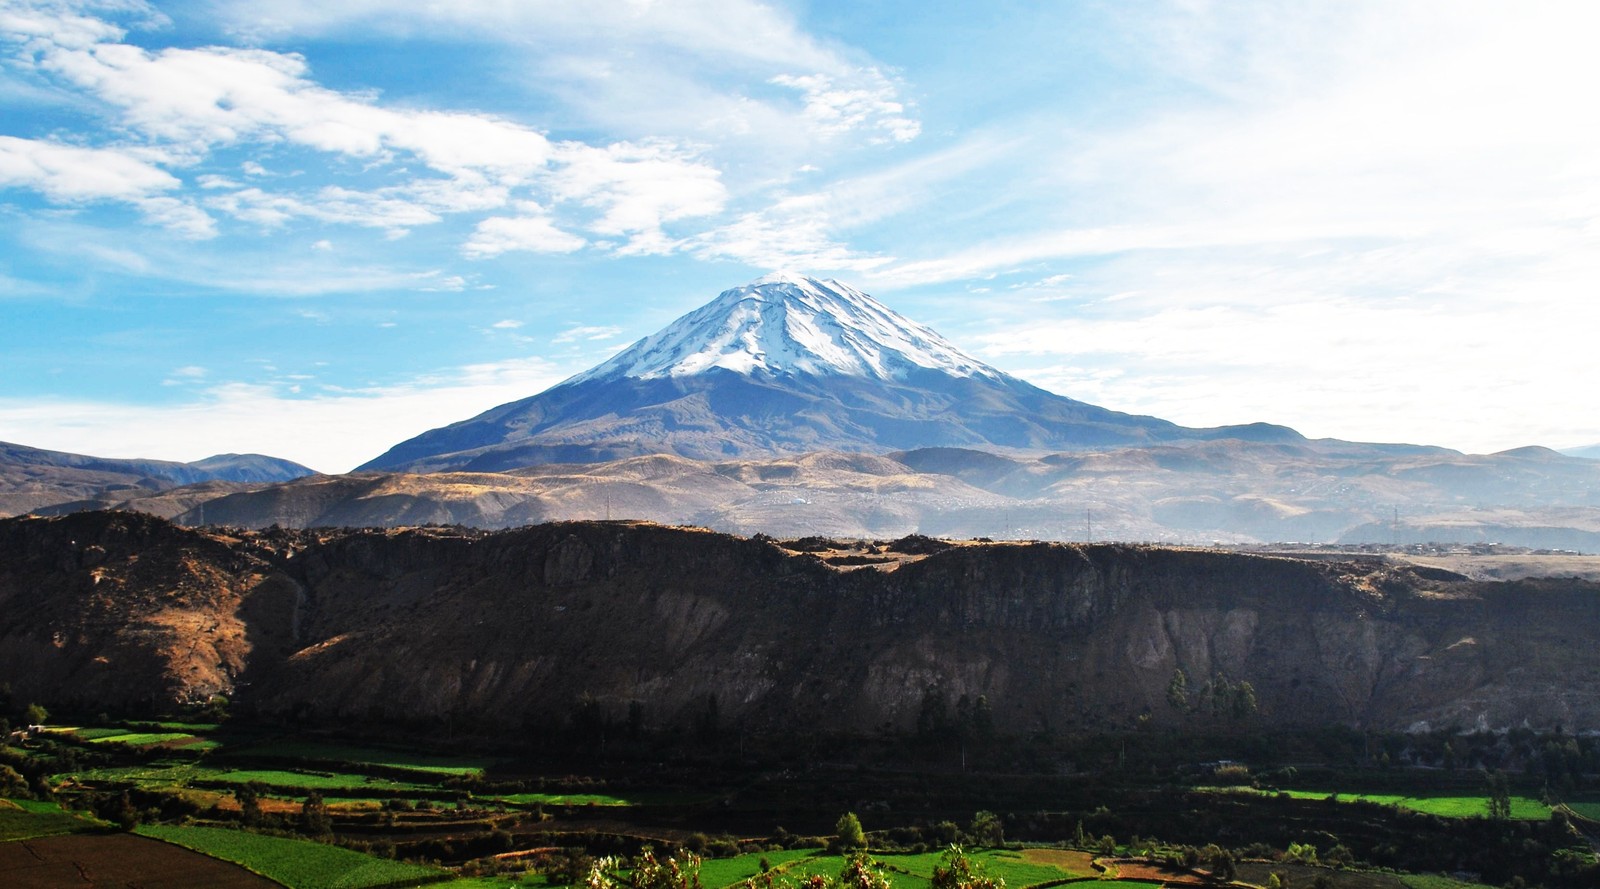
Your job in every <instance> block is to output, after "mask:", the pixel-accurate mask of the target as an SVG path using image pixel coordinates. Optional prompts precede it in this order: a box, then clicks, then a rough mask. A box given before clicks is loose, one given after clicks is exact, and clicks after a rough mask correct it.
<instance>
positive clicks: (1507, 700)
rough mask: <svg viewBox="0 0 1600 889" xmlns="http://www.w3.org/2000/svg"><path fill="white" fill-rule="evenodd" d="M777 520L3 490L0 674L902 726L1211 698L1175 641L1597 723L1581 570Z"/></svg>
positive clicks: (1446, 703)
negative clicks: (880, 531)
mask: <svg viewBox="0 0 1600 889" xmlns="http://www.w3.org/2000/svg"><path fill="white" fill-rule="evenodd" d="M802 548H804V549H817V548H818V545H816V544H815V543H813V544H812V545H807V546H802V545H801V544H799V543H790V544H787V545H785V544H783V543H781V542H775V541H770V540H766V539H742V538H736V537H730V536H726V535H721V534H716V533H712V532H708V531H703V530H694V529H682V528H667V527H661V526H655V525H648V524H637V523H620V522H617V523H607V522H592V523H560V524H549V525H540V526H532V527H527V528H522V529H517V530H512V531H505V532H499V533H493V534H489V533H482V532H469V531H457V530H443V529H413V530H402V531H328V532H292V533H291V532H282V531H274V532H265V533H244V532H236V533H233V534H231V535H223V534H217V533H209V532H201V531H191V530H186V529H182V528H179V527H177V526H174V525H170V524H168V523H166V522H164V521H162V520H159V519H154V518H151V517H147V516H140V515H134V514H125V513H84V514H78V515H73V516H67V517H63V518H59V519H12V520H6V521H3V522H0V681H9V682H11V683H12V685H13V686H14V688H15V690H16V693H17V694H18V695H19V696H22V697H27V698H31V699H38V700H43V701H45V702H46V703H47V704H48V703H51V702H55V703H57V704H66V703H78V704H82V705H89V706H97V707H107V708H129V707H133V708H136V707H140V706H151V705H160V704H163V703H165V702H170V701H175V700H183V699H195V698H204V697H205V696H207V695H209V694H212V693H214V692H223V693H229V694H231V695H233V696H234V697H235V699H236V701H237V702H238V703H239V704H241V705H244V706H253V707H256V708H259V709H261V710H263V711H267V712H295V713H298V714H300V715H302V716H309V717H312V718H329V719H332V718H342V719H348V718H359V719H374V720H397V721H429V720H445V719H449V720H454V721H457V722H461V721H470V722H475V723H482V724H486V725H500V726H504V727H515V726H523V725H534V724H537V725H549V724H551V721H552V720H556V721H560V720H564V719H566V718H567V717H568V716H569V715H570V714H571V713H572V712H573V710H574V707H575V706H576V705H577V703H578V702H579V701H580V700H583V701H587V702H590V703H591V704H592V705H593V706H597V707H598V708H599V709H600V711H601V712H602V713H603V714H605V715H608V716H609V717H611V718H614V719H617V720H619V721H620V720H621V719H623V718H624V716H625V714H626V713H627V712H628V710H629V709H630V707H633V706H634V705H635V702H637V708H638V709H639V711H640V712H641V713H642V715H643V718H644V722H645V724H646V725H647V726H656V727H665V726H670V725H685V724H689V723H692V722H693V721H694V720H695V719H696V718H697V717H698V716H699V715H700V714H702V713H703V712H705V710H706V709H707V708H708V706H709V703H710V701H711V699H712V698H713V697H714V698H715V700H716V706H717V709H718V712H719V715H720V718H721V720H722V721H723V723H724V724H725V725H733V724H742V725H744V726H746V727H748V728H750V729H751V730H757V731H759V730H786V731H794V730H801V731H804V730H812V729H814V728H815V727H817V726H823V727H827V728H830V729H839V730H852V731H870V730H874V729H877V728H880V727H882V726H884V725H889V726H891V727H896V728H901V729H909V728H911V727H912V726H913V725H914V724H915V722H916V719H917V715H918V712H919V709H920V708H921V706H922V703H923V701H924V699H925V697H927V696H928V695H930V693H931V694H933V695H938V696H944V697H945V698H946V700H948V701H950V702H954V701H955V700H957V699H958V698H959V697H960V696H962V695H967V696H969V697H970V698H974V699H975V698H976V697H977V696H978V695H985V696H987V698H988V700H989V702H990V703H991V705H992V707H993V712H994V719H995V723H996V725H997V727H998V728H1000V729H1001V730H1005V731H1018V732H1021V731H1032V730H1036V729H1039V728H1049V729H1052V730H1058V731H1059V730H1066V729H1073V728H1110V727H1118V726H1128V725H1131V724H1133V722H1134V721H1135V720H1137V719H1139V718H1140V717H1141V716H1147V717H1148V718H1149V719H1151V720H1153V721H1155V722H1157V723H1174V722H1180V721H1191V722H1193V721H1195V720H1205V719H1209V718H1211V717H1209V716H1201V715H1195V714H1188V715H1184V714H1180V713H1179V712H1178V711H1177V710H1175V709H1174V708H1173V707H1172V706H1171V705H1170V704H1169V703H1168V701H1167V686H1168V684H1169V682H1170V681H1171V679H1172V677H1173V675H1174V673H1175V671H1177V670H1179V669H1181V670H1183V671H1184V673H1185V674H1186V675H1187V676H1188V677H1189V678H1190V687H1191V689H1192V690H1197V689H1198V688H1199V687H1200V686H1201V685H1202V683H1203V682H1204V681H1205V680H1206V679H1208V678H1213V677H1216V676H1219V675H1220V676H1224V677H1226V678H1227V679H1228V680H1230V681H1232V682H1235V683H1237V682H1241V681H1248V682H1249V683H1251V685H1252V686H1253V687H1254V689H1255V691H1256V695H1257V698H1258V701H1259V705H1260V711H1259V713H1258V714H1257V715H1256V716H1254V717H1250V718H1251V719H1255V720H1270V721H1271V722H1273V723H1275V724H1312V723H1321V722H1328V721H1335V722H1341V723H1348V724H1354V725H1361V726H1373V727H1382V728H1402V729H1403V728H1407V727H1410V726H1412V725H1413V724H1415V723H1418V722H1422V721H1426V722H1429V723H1431V724H1433V725H1446V724H1458V725H1461V726H1463V727H1471V726H1475V725H1487V726H1490V727H1498V726H1507V725H1520V724H1523V723H1524V722H1527V723H1529V724H1532V725H1535V726H1553V725H1555V724H1557V723H1559V724H1561V725H1562V726H1564V727H1565V728H1567V729H1569V730H1571V729H1579V730H1582V729H1600V695H1597V694H1596V692H1597V691H1600V670H1597V669H1596V668H1597V667H1600V654H1597V653H1596V652H1595V650H1594V649H1593V647H1592V646H1591V645H1590V644H1589V642H1590V640H1592V639H1593V638H1594V637H1595V634H1596V630H1600V586H1596V585H1593V584H1585V583H1582V582H1579V581H1543V582H1523V583H1518V584H1475V583H1467V582H1464V581H1460V580H1455V579H1451V577H1450V576H1449V575H1445V574H1442V573H1437V572H1434V573H1430V575H1429V576H1428V577H1425V576H1422V575H1420V574H1417V573H1413V572H1410V571H1403V570H1394V569H1389V568H1375V567H1372V566H1370V565H1367V566H1361V565H1356V564H1352V563H1334V564H1330V563H1321V562H1308V561H1298V560H1293V559H1284V558H1271V557H1259V556H1244V555H1228V554H1221V553H1215V552H1204V551H1192V550H1173V549H1156V548H1146V547H1131V546H1120V545H1103V546H1082V545H1071V544H976V543H974V544H957V545H942V544H937V543H933V542H930V541H926V540H913V541H908V542H906V543H902V544H897V545H892V546H890V547H887V548H885V550H884V551H882V552H878V553H873V552H870V551H865V550H860V551H852V552H851V553H850V554H842V553H840V552H837V551H829V550H824V551H823V552H822V553H821V554H820V555H819V554H817V553H811V552H800V551H798V550H799V549H802ZM902 550H905V551H909V552H902ZM830 562H832V563H833V564H830ZM863 563H864V564H863ZM1430 577H1431V578H1432V579H1430ZM1244 724H1249V720H1248V719H1247V720H1246V722H1245V723H1244Z"/></svg>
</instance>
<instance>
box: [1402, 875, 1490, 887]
mask: <svg viewBox="0 0 1600 889" xmlns="http://www.w3.org/2000/svg"><path fill="white" fill-rule="evenodd" d="M1399 876H1400V882H1402V883H1405V884H1406V889H1489V887H1487V886H1485V885H1483V884H1482V883H1463V882H1461V881H1460V880H1455V879H1451V878H1450V877H1442V876H1439V875H1438V874H1400V875H1399Z"/></svg>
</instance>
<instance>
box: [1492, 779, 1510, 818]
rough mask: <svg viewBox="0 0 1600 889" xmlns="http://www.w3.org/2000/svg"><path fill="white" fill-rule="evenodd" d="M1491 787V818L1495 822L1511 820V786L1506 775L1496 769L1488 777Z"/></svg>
mask: <svg viewBox="0 0 1600 889" xmlns="http://www.w3.org/2000/svg"><path fill="white" fill-rule="evenodd" d="M1487 782H1488V785H1489V800H1488V802H1489V817H1490V818H1491V819H1492V820H1495V821H1506V820H1508V819H1510V818H1511V785H1510V782H1509V781H1507V780H1506V773H1505V772H1502V771H1500V770H1499V769H1495V770H1494V771H1492V772H1490V773H1489V774H1488V776H1487Z"/></svg>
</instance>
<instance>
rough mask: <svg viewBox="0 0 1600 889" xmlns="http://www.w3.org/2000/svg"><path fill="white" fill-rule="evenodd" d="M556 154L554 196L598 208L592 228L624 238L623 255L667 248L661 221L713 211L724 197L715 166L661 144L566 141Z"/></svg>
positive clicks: (668, 244) (664, 251)
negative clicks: (558, 165) (557, 169)
mask: <svg viewBox="0 0 1600 889" xmlns="http://www.w3.org/2000/svg"><path fill="white" fill-rule="evenodd" d="M559 157H560V160H561V163H562V171H561V173H560V175H559V177H558V178H557V179H556V180H555V182H554V188H555V196H556V198H557V199H563V200H576V201H580V202H582V203H584V204H587V205H589V206H591V207H596V208H599V209H600V210H602V211H603V214H602V216H601V217H600V219H599V220H597V221H595V222H594V223H592V224H591V225H590V227H591V228H592V229H593V230H594V231H595V232H597V233H599V234H603V235H626V236H628V238H629V240H628V243H627V244H626V245H625V246H624V247H623V248H622V250H621V251H620V252H622V253H666V252H670V250H671V249H672V247H673V244H672V242H671V241H670V240H669V239H668V238H667V236H666V235H665V234H664V232H663V231H662V226H663V225H664V224H666V223H668V222H673V221H675V220H679V219H684V218H687V217H691V216H707V215H710V214H713V213H716V212H717V211H719V210H721V209H722V204H723V201H724V200H725V199H726V196H727V192H726V190H725V189H724V188H723V187H722V183H721V182H720V181H718V178H719V175H720V174H719V173H718V172H717V171H716V170H715V169H713V168H712V167H710V166H707V165H706V164H704V163H701V162H699V161H698V160H696V159H695V158H694V157H693V156H692V155H690V154H688V153H686V152H684V151H682V150H679V149H675V148H674V147H673V146H671V145H667V144H665V143H660V142H656V143H648V144H642V145H636V144H631V143H618V144H615V145H609V146H606V147H605V148H593V147H591V146H588V145H583V144H581V143H572V142H569V143H564V144H563V145H562V146H561V149H560V155H559Z"/></svg>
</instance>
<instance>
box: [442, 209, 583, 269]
mask: <svg viewBox="0 0 1600 889" xmlns="http://www.w3.org/2000/svg"><path fill="white" fill-rule="evenodd" d="M519 209H520V210H521V215H519V216H491V217H489V218H488V219H485V220H483V221H482V222H479V223H478V226H477V228H476V229H474V230H473V232H472V237H470V238H468V239H467V242H466V243H465V244H463V245H462V247H461V254H462V255H463V256H465V257H467V258H468V259H487V258H490V257H494V256H499V255H500V254H502V253H507V252H510V251H514V250H520V251H527V252H530V253H571V252H573V251H574V250H578V249H581V248H582V247H583V246H584V244H585V243H586V242H585V241H584V239H583V238H580V237H578V236H577V235H574V234H571V233H570V232H564V231H562V230H561V229H559V228H556V226H555V224H554V223H552V222H551V221H550V216H549V214H548V213H545V212H544V210H543V208H541V207H540V206H539V205H538V204H535V203H532V202H531V201H530V202H524V203H523V204H521V205H520V207H519Z"/></svg>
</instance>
